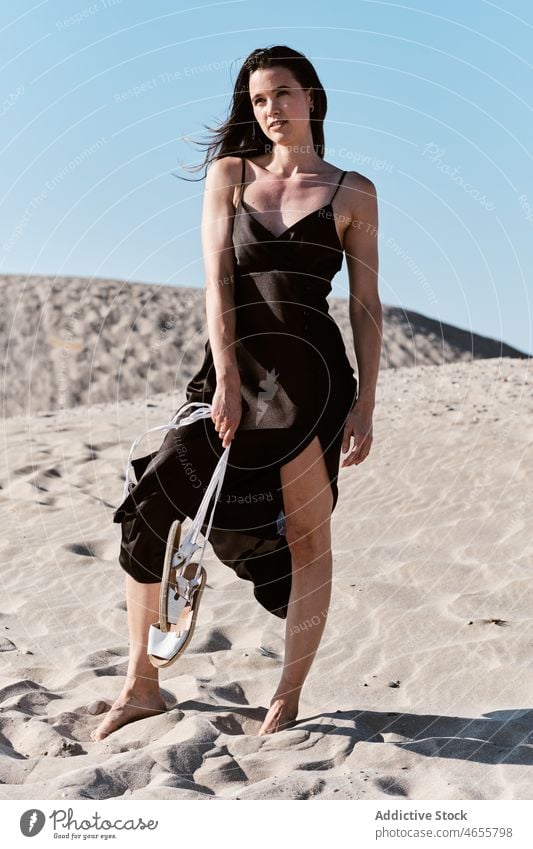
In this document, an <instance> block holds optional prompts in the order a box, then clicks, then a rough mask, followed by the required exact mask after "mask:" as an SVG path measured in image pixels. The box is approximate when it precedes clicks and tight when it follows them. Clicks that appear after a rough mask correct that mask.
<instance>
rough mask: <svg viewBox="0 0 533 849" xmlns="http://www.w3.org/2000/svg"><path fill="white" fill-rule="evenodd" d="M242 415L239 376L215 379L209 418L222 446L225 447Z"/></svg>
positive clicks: (233, 434)
mask: <svg viewBox="0 0 533 849" xmlns="http://www.w3.org/2000/svg"><path fill="white" fill-rule="evenodd" d="M241 417H242V396H241V382H240V378H238V379H230V380H217V384H216V389H215V393H214V395H213V402H212V411H211V418H212V420H213V421H214V423H215V429H216V431H217V433H218V435H219V436H220V438H221V439H222V447H223V448H227V447H228V445H229V444H230V442H231V441H232V439H233V437H234V436H235V431H236V430H237V428H238V427H239V424H240V421H241Z"/></svg>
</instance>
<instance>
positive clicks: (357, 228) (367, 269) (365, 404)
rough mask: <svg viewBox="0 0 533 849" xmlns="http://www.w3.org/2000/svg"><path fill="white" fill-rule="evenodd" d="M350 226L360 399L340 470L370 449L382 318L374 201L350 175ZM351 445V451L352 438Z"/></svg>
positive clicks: (366, 185)
mask: <svg viewBox="0 0 533 849" xmlns="http://www.w3.org/2000/svg"><path fill="white" fill-rule="evenodd" d="M347 176H348V179H347V180H345V185H347V186H348V187H350V188H351V189H352V191H351V192H349V193H347V194H348V200H347V203H348V204H349V207H350V208H349V218H350V223H349V224H348V226H347V228H346V230H345V234H344V250H345V252H346V262H347V267H348V276H349V281H350V306H349V313H350V324H351V326H352V331H353V339H354V348H355V356H356V359H357V371H358V396H357V401H356V403H355V404H354V406H353V408H352V410H351V412H350V414H349V416H348V418H347V420H346V424H345V427H344V435H343V441H342V451H343V452H344V453H346V452H348V451H349V452H350V453H349V454H347V456H346V457H345V458H344V459H343V461H342V463H341V466H351V465H358V464H359V463H362V461H363V460H364V459H365V457H367V455H368V453H369V451H370V448H371V445H372V438H373V437H372V414H373V411H374V405H375V400H376V384H377V380H378V373H379V364H380V359H381V345H382V336H383V315H382V307H381V301H380V298H379V294H378V270H379V259H378V203H377V193H376V187H375V185H374V183H373V182H372V180H369V179H368V178H367V177H364V176H363V175H362V174H359V173H357V172H356V171H351V172H350V173H349V175H347ZM352 438H353V440H354V441H353V445H352V448H351V449H350V439H352Z"/></svg>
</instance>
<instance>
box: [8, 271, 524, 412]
mask: <svg viewBox="0 0 533 849" xmlns="http://www.w3.org/2000/svg"><path fill="white" fill-rule="evenodd" d="M0 291H1V294H2V310H1V311H0V340H1V345H2V349H3V351H5V355H4V357H3V363H4V365H3V368H2V371H3V374H2V384H1V387H0V391H1V392H2V404H3V410H4V415H7V416H13V415H17V414H19V413H25V414H28V415H34V414H35V413H36V412H40V411H42V412H48V411H50V410H64V409H68V408H71V407H76V406H78V405H79V404H85V405H87V406H92V405H94V404H100V403H105V402H114V401H116V400H117V399H119V400H121V401H122V400H129V399H136V398H138V399H142V398H149V397H151V396H152V395H154V394H157V393H160V392H172V391H175V392H177V393H182V392H183V390H184V388H185V386H186V384H187V382H188V381H189V379H190V378H191V377H192V375H193V374H194V373H195V371H196V370H197V369H198V368H199V366H200V364H201V362H202V357H203V346H204V341H205V339H206V338H207V326H206V322H205V295H204V290H203V289H192V288H171V287H168V286H154V285H150V284H148V283H125V282H123V281H120V280H101V279H91V278H82V277H74V278H72V277H57V278H52V277H37V276H35V277H29V278H26V277H22V276H3V277H2V276H0ZM329 301H330V310H331V314H332V316H333V318H334V319H335V321H336V322H337V323H338V325H339V327H340V328H341V331H342V333H343V337H344V341H345V345H346V351H347V354H348V357H349V358H350V360H351V362H352V365H354V364H355V358H354V354H353V334H352V330H351V327H350V322H349V316H348V302H347V301H346V299H345V298H334V297H330V299H329ZM383 313H384V322H383V324H384V328H383V329H384V342H383V355H382V368H383V369H389V368H398V367H402V366H419V365H425V364H434V365H440V364H441V363H448V362H456V361H458V360H459V361H463V362H470V360H472V359H473V358H474V359H475V358H478V357H479V358H484V357H500V356H504V357H523V356H524V354H523V353H522V352H520V351H517V350H516V349H514V348H511V347H510V346H508V345H503V344H502V343H501V342H499V341H498V340H495V339H488V338H486V337H483V336H479V335H476V334H473V333H471V332H469V331H466V330H461V329H459V328H457V327H453V326H451V325H446V324H441V323H440V322H438V321H435V320H434V319H431V318H427V317H426V316H424V315H420V314H419V313H415V312H410V311H407V310H402V309H399V308H397V307H390V306H387V305H384V309H383Z"/></svg>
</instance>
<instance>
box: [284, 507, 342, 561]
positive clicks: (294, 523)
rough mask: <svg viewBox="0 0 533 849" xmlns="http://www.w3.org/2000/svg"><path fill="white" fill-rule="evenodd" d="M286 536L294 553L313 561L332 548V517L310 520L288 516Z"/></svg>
mask: <svg viewBox="0 0 533 849" xmlns="http://www.w3.org/2000/svg"><path fill="white" fill-rule="evenodd" d="M285 537H286V540H287V545H288V546H289V548H290V550H291V553H292V554H296V555H300V557H305V559H306V560H307V561H308V562H309V563H312V562H313V561H314V560H315V559H316V558H317V557H320V556H321V555H322V554H324V553H325V552H327V551H329V549H330V548H331V517H330V516H329V515H328V516H325V517H323V518H322V519H318V520H316V521H315V522H309V521H304V520H301V519H297V518H293V519H291V517H290V516H288V517H287V518H286V531H285Z"/></svg>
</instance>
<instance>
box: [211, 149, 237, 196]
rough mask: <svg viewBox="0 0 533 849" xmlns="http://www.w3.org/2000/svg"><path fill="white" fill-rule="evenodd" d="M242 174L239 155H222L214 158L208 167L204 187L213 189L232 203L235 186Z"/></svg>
mask: <svg viewBox="0 0 533 849" xmlns="http://www.w3.org/2000/svg"><path fill="white" fill-rule="evenodd" d="M241 174H242V158H241V157H240V156H222V157H221V158H220V159H216V160H215V161H214V162H212V163H211V165H210V166H209V168H208V171H207V175H206V178H205V188H206V190H208V191H215V192H216V193H217V194H218V195H219V197H220V196H223V197H224V199H225V200H226V202H228V203H231V204H233V202H234V196H235V187H236V186H237V185H239V183H240V181H241Z"/></svg>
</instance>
